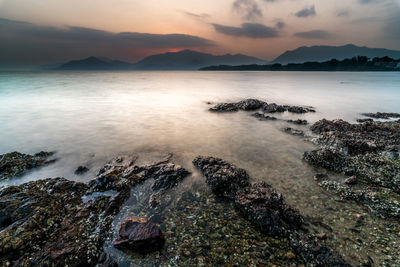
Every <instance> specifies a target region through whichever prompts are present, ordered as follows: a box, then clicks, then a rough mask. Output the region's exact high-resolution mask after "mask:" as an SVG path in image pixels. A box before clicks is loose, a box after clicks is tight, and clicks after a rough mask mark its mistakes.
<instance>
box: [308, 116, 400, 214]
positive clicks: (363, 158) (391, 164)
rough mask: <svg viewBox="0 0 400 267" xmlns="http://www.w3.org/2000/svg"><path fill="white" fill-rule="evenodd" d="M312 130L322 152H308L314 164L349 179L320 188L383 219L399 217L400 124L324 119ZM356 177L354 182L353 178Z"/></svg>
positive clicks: (322, 184)
mask: <svg viewBox="0 0 400 267" xmlns="http://www.w3.org/2000/svg"><path fill="white" fill-rule="evenodd" d="M311 130H312V131H313V132H314V133H315V134H316V135H317V136H316V138H314V139H313V141H314V142H315V143H316V144H317V145H318V146H319V148H318V149H316V150H313V151H308V152H306V153H304V159H305V160H306V161H307V162H308V163H310V164H311V165H314V166H318V167H322V168H325V169H327V170H330V171H333V172H336V173H339V174H342V175H345V176H347V177H348V178H347V179H345V180H344V181H343V182H342V183H339V182H338V181H333V180H328V181H323V182H321V183H320V185H321V186H322V187H323V188H325V189H328V190H329V191H332V192H335V193H337V194H338V195H339V196H341V197H342V198H344V199H351V200H354V201H356V202H358V203H360V204H362V205H364V206H366V207H368V208H369V209H370V210H371V211H373V212H374V213H375V214H377V215H378V216H381V217H398V216H399V212H400V210H399V203H398V200H399V199H400V196H399V193H400V161H399V159H398V157H397V154H398V151H399V145H400V121H387V122H378V121H376V122H375V121H370V120H368V121H365V122H362V123H361V124H351V123H348V122H345V121H343V120H333V121H329V120H325V119H324V120H320V121H318V122H316V123H315V124H314V125H313V126H312V127H311ZM350 177H352V178H351V179H349V178H350Z"/></svg>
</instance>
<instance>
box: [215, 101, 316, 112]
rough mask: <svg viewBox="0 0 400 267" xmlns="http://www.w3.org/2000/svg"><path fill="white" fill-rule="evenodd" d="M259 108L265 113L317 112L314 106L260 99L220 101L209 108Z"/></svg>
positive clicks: (218, 110) (228, 109) (247, 109)
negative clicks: (232, 101)
mask: <svg viewBox="0 0 400 267" xmlns="http://www.w3.org/2000/svg"><path fill="white" fill-rule="evenodd" d="M257 109H261V111H262V112H263V113H282V112H285V111H287V112H291V113H297V114H302V113H308V112H315V109H314V108H312V107H301V106H289V105H278V104H275V103H270V104H268V103H267V102H265V101H262V100H258V99H245V100H242V101H239V102H236V103H219V104H217V105H215V106H214V107H211V108H210V109H209V110H210V111H216V112H232V111H238V110H246V111H254V110H257Z"/></svg>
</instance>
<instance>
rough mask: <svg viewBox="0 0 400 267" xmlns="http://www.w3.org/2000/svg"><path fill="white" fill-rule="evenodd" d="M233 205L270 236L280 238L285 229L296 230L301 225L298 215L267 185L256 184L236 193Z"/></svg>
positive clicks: (300, 218)
mask: <svg viewBox="0 0 400 267" xmlns="http://www.w3.org/2000/svg"><path fill="white" fill-rule="evenodd" d="M235 205H236V207H237V208H238V209H239V210H240V211H241V212H242V213H243V214H244V215H245V217H246V218H247V219H248V220H249V221H251V222H253V223H254V224H256V225H257V226H258V227H259V228H260V230H261V231H262V232H263V233H265V234H268V235H270V236H280V235H282V234H283V233H284V231H285V229H298V228H300V226H301V225H302V223H303V218H302V217H301V216H300V214H299V213H298V212H297V211H295V210H293V209H292V208H290V207H289V206H288V205H286V204H285V203H284V200H283V197H282V195H281V194H279V193H277V192H276V191H275V190H274V189H273V188H272V187H271V186H270V185H268V184H267V183H256V184H253V185H250V186H247V187H245V188H243V189H242V190H240V191H238V193H237V194H236V197H235Z"/></svg>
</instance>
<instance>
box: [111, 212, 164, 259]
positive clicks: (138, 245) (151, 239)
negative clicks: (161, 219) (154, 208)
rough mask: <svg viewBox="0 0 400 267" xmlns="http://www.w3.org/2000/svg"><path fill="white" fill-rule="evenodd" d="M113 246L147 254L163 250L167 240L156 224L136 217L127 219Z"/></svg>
mask: <svg viewBox="0 0 400 267" xmlns="http://www.w3.org/2000/svg"><path fill="white" fill-rule="evenodd" d="M113 244H114V246H115V247H117V248H125V249H130V250H133V251H135V252H137V253H140V254H146V253H149V252H154V251H158V250H161V249H162V248H163V246H164V244H165V238H164V236H163V234H162V231H161V229H160V228H159V227H158V226H157V225H156V224H154V223H153V222H150V221H149V220H147V219H145V218H138V217H134V218H127V219H125V221H124V222H123V223H122V225H121V228H120V230H119V234H118V237H117V238H116V239H115V240H114V241H113Z"/></svg>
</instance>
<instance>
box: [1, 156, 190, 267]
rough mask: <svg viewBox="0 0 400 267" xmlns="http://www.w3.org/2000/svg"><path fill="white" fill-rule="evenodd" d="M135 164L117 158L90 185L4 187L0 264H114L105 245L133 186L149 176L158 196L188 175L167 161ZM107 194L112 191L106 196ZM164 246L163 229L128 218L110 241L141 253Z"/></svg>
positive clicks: (62, 182) (59, 182) (55, 182)
mask: <svg viewBox="0 0 400 267" xmlns="http://www.w3.org/2000/svg"><path fill="white" fill-rule="evenodd" d="M134 162H135V160H131V159H126V158H123V157H119V158H116V159H114V160H112V161H111V162H110V163H108V164H107V165H106V166H104V167H103V168H102V169H101V170H100V172H99V174H98V175H97V177H96V178H95V179H94V180H92V181H90V182H89V183H88V184H85V183H80V182H73V181H69V180H66V179H64V178H49V179H45V180H38V181H33V182H29V183H25V184H22V185H19V186H9V187H6V188H4V189H2V190H1V191H0V265H1V266H9V265H18V266H19V265H21V266H31V265H35V266H36V265H38V266H95V265H96V264H99V266H115V263H114V262H113V260H112V259H111V258H110V257H109V256H108V255H104V252H103V245H104V242H105V240H106V238H107V237H108V235H109V234H110V230H111V229H110V227H111V223H112V221H113V220H114V217H115V215H116V214H118V213H119V211H120V209H121V207H122V205H123V203H124V202H125V200H127V199H128V198H129V196H130V191H131V188H132V187H133V186H135V185H137V184H139V183H141V182H143V181H145V180H147V179H151V178H152V179H154V182H153V189H154V191H155V192H158V193H159V192H163V191H166V190H168V189H169V188H172V187H173V186H175V185H176V184H177V183H178V182H179V181H181V180H182V179H183V178H184V177H186V176H187V175H188V174H189V172H188V171H186V170H185V169H183V168H182V167H180V166H177V165H175V164H173V163H170V162H169V159H167V160H164V161H161V162H157V163H154V164H150V165H145V166H136V165H135V164H134ZM109 190H113V191H112V192H115V193H113V195H112V196H110V195H109V194H106V191H109ZM111 232H112V231H111ZM164 243H165V239H164V238H163V235H162V233H161V230H160V229H159V228H158V227H157V226H156V225H155V224H154V223H152V222H149V221H147V220H146V219H143V218H141V219H138V218H127V219H126V220H125V222H124V223H122V226H121V229H120V234H119V236H118V238H117V239H116V240H115V241H114V244H115V246H116V247H118V248H129V249H133V250H137V252H139V253H147V252H150V251H154V250H159V249H161V248H162V247H163V245H164Z"/></svg>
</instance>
